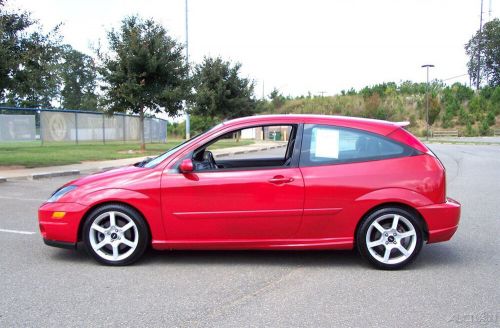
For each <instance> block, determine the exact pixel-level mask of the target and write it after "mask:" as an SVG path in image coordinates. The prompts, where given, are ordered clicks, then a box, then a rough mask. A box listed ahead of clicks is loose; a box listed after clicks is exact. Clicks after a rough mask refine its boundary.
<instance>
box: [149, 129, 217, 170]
mask: <svg viewBox="0 0 500 328" xmlns="http://www.w3.org/2000/svg"><path fill="white" fill-rule="evenodd" d="M220 125H221V124H218V125H216V126H214V127H213V128H211V129H209V130H207V131H205V132H203V133H199V134H197V135H195V136H194V137H192V138H191V139H189V140H186V141H184V142H183V143H180V144H178V145H177V146H175V147H174V148H172V149H170V150H168V151H166V152H165V153H163V154H161V155H159V156H158V157H155V158H153V159H152V160H150V161H148V162H147V163H144V164H143V165H141V166H142V167H147V168H151V167H155V166H156V165H158V164H160V163H161V162H163V161H164V160H165V159H166V158H167V157H169V156H170V155H172V154H173V153H175V152H176V151H177V150H179V149H181V148H182V147H183V146H184V145H186V144H187V143H188V142H190V141H192V140H194V139H197V138H199V137H200V136H202V135H204V134H206V133H207V132H209V131H212V130H213V129H215V128H217V127H219V126H220Z"/></svg>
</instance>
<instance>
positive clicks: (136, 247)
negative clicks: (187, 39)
mask: <svg viewBox="0 0 500 328" xmlns="http://www.w3.org/2000/svg"><path fill="white" fill-rule="evenodd" d="M111 213H113V214H111ZM111 216H113V218H114V219H113V220H114V222H115V225H114V226H111V222H113V221H111ZM107 221H109V222H107ZM94 224H95V225H94ZM113 227H114V228H113ZM82 234H83V236H82V239H83V243H84V245H85V249H86V250H87V252H88V253H89V254H90V255H92V256H93V257H94V258H95V259H96V260H97V261H98V262H100V263H102V264H106V265H112V266H122V265H128V264H132V263H134V262H136V261H137V260H139V259H140V258H141V256H142V255H143V254H144V251H145V250H146V249H147V247H148V245H149V242H150V236H149V229H148V226H147V224H146V222H145V221H144V219H143V218H142V215H141V214H140V213H139V212H138V211H137V210H135V209H133V208H132V207H129V206H126V205H123V204H107V205H103V206H100V207H97V208H96V209H94V210H93V211H92V212H91V213H90V214H89V215H88V216H87V219H86V220H85V223H84V225H83V229H82ZM125 242H126V244H125ZM101 245H102V246H101ZM115 251H116V254H118V256H115Z"/></svg>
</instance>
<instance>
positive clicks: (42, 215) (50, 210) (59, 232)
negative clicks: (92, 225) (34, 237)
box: [38, 203, 87, 248]
mask: <svg viewBox="0 0 500 328" xmlns="http://www.w3.org/2000/svg"><path fill="white" fill-rule="evenodd" d="M86 211H87V207H86V206H83V205H80V204H77V203H45V204H43V205H42V206H40V208H39V209H38V223H39V226H40V232H41V234H42V237H43V240H44V242H45V244H47V245H50V246H56V247H63V248H74V247H75V246H76V243H77V242H78V228H79V226H80V221H81V219H82V217H83V215H84V214H85V212H86ZM54 212H65V213H66V214H65V215H64V217H62V218H56V217H53V215H54Z"/></svg>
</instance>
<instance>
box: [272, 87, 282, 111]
mask: <svg viewBox="0 0 500 328" xmlns="http://www.w3.org/2000/svg"><path fill="white" fill-rule="evenodd" d="M269 99H271V103H272V104H273V108H274V109H278V108H280V107H281V106H283V104H284V103H285V101H286V98H285V97H284V96H283V95H282V94H281V92H280V91H279V90H278V89H277V88H274V89H273V91H271V93H270V94H269Z"/></svg>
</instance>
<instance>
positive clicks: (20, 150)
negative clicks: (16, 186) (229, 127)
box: [0, 140, 252, 167]
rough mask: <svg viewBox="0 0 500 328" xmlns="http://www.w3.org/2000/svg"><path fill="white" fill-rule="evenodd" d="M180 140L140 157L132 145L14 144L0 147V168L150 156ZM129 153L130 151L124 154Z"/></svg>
mask: <svg viewBox="0 0 500 328" xmlns="http://www.w3.org/2000/svg"><path fill="white" fill-rule="evenodd" d="M182 141H183V140H169V141H168V142H167V143H153V144H146V152H145V153H144V154H141V153H137V152H136V151H137V150H139V145H138V144H135V143H125V144H124V143H119V142H116V143H113V142H110V143H106V144H102V143H93V144H89V143H83V144H79V145H75V144H74V143H71V144H69V143H51V144H45V145H43V146H41V144H40V142H26V143H25V142H17V143H10V144H9V143H1V144H0V166H24V167H43V166H53V165H65V164H75V163H80V162H83V161H101V160H110V159H120V158H130V157H140V156H154V155H158V154H160V153H163V152H165V151H167V150H169V149H171V148H172V147H174V146H176V145H178V144H179V143H181V142H182ZM251 143H252V141H246V140H240V141H239V142H236V141H234V140H228V141H219V142H218V145H219V144H220V147H219V148H227V147H234V146H244V145H248V144H251ZM129 150H132V151H133V152H131V153H128V151H129Z"/></svg>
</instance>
